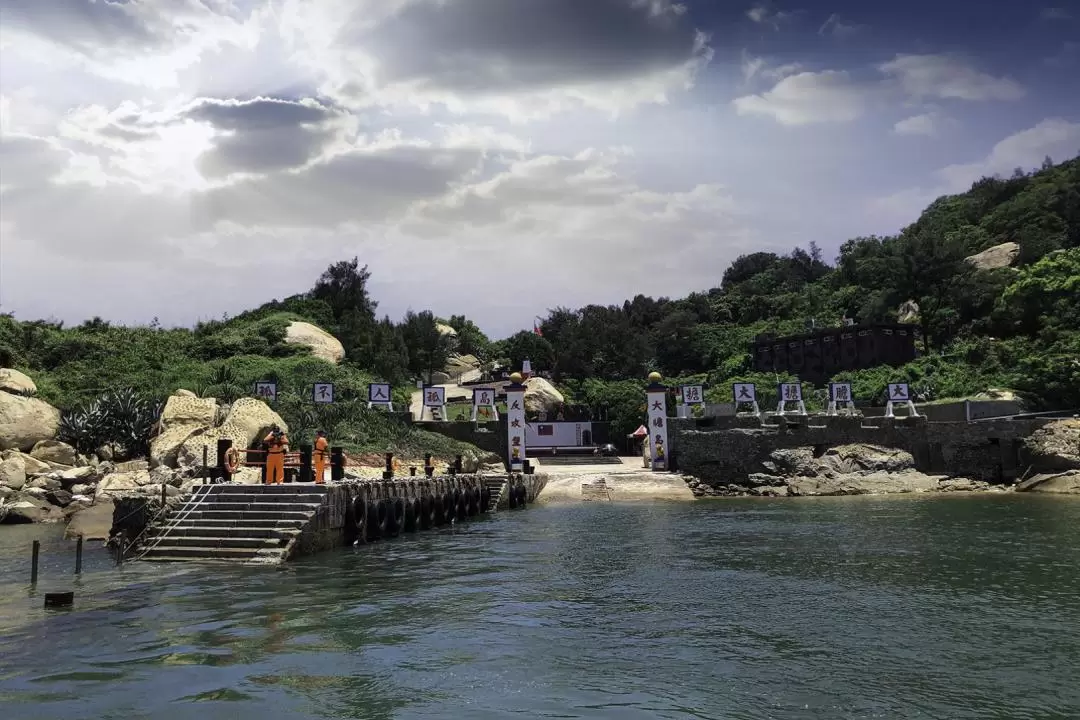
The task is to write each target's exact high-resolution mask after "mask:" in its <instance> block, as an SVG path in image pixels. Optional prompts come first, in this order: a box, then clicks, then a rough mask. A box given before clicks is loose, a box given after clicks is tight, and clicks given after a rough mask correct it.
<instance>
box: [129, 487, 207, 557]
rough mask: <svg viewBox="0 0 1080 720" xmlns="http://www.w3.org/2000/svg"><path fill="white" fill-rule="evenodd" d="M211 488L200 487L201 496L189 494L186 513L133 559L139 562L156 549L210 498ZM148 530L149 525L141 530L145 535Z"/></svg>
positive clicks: (163, 508)
mask: <svg viewBox="0 0 1080 720" xmlns="http://www.w3.org/2000/svg"><path fill="white" fill-rule="evenodd" d="M213 487H214V486H213V485H200V486H199V488H200V489H203V488H205V490H206V492H204V493H202V495H200V494H199V492H198V490H196V491H195V492H193V493H192V494H191V500H188V502H187V503H185V505H184V508H186V511H185V510H182V511H181V513H180V515H178V516H177V517H176V518H175V519H174V520H173V522H172V524H171V525H170V526H169V527H166V528H165V532H163V533H161V534H160V535H158V536H157V537H156V538H154V542H153V543H151V544H150V545H149V546H147V547H145V548H143V550H142V551H141V552H140V553H139V555H138V556H137V557H136V558H135V559H136V560H141V559H142V558H143V557H145V556H146V554H147V553H148V552H150V551H151V550H153V549H154V548H156V547H157V546H158V545H159V544H160V543H161V541H162V540H164V539H165V538H166V537H168V535H169V533H170V532H172V531H173V530H175V529H176V526H177V525H179V524H180V522H181V521H183V520H185V519H186V518H187V516H188V515H190V514H191V513H192V511H193V510H195V508H197V507H199V505H201V504H202V502H203V500H205V499H206V498H208V497H210V489H211V488H213ZM196 498H198V499H197V500H196ZM192 500H195V504H194V505H191V501H192ZM188 505H191V507H188ZM167 508H168V505H163V506H162V510H161V511H162V512H163V513H164V512H165V511H166V510H167ZM155 519H156V518H155ZM149 530H150V524H148V525H147V526H146V528H145V529H144V530H143V533H146V532H148V531H149ZM139 537H140V538H141V537H142V534H140V535H139Z"/></svg>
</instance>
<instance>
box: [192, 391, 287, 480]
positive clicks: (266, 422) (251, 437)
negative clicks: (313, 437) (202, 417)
mask: <svg viewBox="0 0 1080 720" xmlns="http://www.w3.org/2000/svg"><path fill="white" fill-rule="evenodd" d="M273 425H278V426H279V427H281V429H282V430H285V431H286V432H288V429H289V428H288V426H287V425H286V424H285V421H284V420H282V419H281V416H280V415H278V414H277V413H276V412H274V411H273V410H271V409H270V406H269V405H267V404H266V403H264V402H263V401H262V400H258V399H256V398H240V399H239V400H237V401H236V402H234V403H233V404H232V405H231V406H230V407H229V414H228V415H227V416H226V417H225V422H224V423H222V424H221V426H220V427H217V428H213V429H210V430H207V431H206V432H204V433H202V434H200V435H194V436H192V437H190V438H188V439H187V440H186V441H185V442H184V443H183V444H182V445H181V446H180V449H179V450H178V451H177V455H176V461H177V464H178V465H179V466H180V467H185V468H201V467H202V462H203V448H206V456H207V459H206V462H207V465H208V466H210V467H217V465H218V456H217V443H218V439H220V438H228V439H229V440H232V444H233V447H235V448H240V449H244V448H249V447H251V446H252V445H253V444H254V443H255V442H256V441H261V440H262V438H263V436H264V434H265V433H266V432H267V431H268V430H269V428H270V427H271V426H273Z"/></svg>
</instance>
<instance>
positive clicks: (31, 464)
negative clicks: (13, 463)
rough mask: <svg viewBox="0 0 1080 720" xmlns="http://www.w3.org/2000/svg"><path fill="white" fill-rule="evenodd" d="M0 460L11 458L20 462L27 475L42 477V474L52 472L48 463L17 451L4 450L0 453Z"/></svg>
mask: <svg viewBox="0 0 1080 720" xmlns="http://www.w3.org/2000/svg"><path fill="white" fill-rule="evenodd" d="M0 458H2V459H4V460H10V459H11V458H18V459H19V460H22V463H23V466H24V467H25V468H26V474H27V475H42V474H44V473H48V472H52V469H53V468H52V466H51V465H49V463H47V462H42V461H41V460H38V459H37V458H34V457H31V456H29V455H27V454H26V453H24V452H19V451H18V450H5V451H4V452H2V453H0Z"/></svg>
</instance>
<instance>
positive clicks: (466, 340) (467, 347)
mask: <svg viewBox="0 0 1080 720" xmlns="http://www.w3.org/2000/svg"><path fill="white" fill-rule="evenodd" d="M447 325H449V326H450V327H452V328H454V331H455V332H457V351H458V352H459V353H461V354H462V355H475V356H476V358H477V359H478V360H480V361H481V362H484V361H487V360H490V359H491V340H489V339H488V336H487V335H485V334H484V331H483V330H481V329H480V328H479V327H477V325H476V323H474V322H473V321H472V320H469V319H468V318H466V317H465V316H464V315H451V316H450V320H449V321H448V322H447Z"/></svg>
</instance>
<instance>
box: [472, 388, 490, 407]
mask: <svg viewBox="0 0 1080 720" xmlns="http://www.w3.org/2000/svg"><path fill="white" fill-rule="evenodd" d="M472 398H473V405H475V406H476V407H478V408H489V407H494V406H495V391H494V390H492V389H491V388H477V389H475V390H473V396H472Z"/></svg>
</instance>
